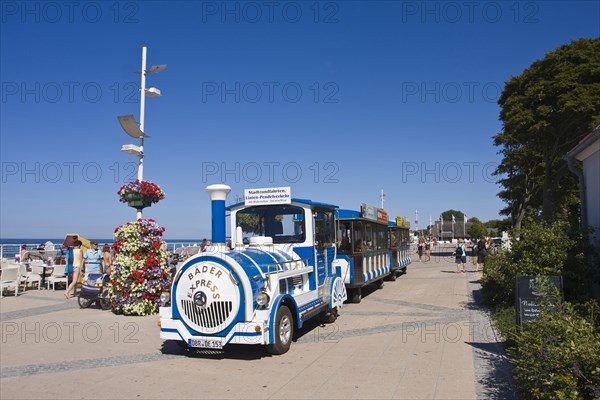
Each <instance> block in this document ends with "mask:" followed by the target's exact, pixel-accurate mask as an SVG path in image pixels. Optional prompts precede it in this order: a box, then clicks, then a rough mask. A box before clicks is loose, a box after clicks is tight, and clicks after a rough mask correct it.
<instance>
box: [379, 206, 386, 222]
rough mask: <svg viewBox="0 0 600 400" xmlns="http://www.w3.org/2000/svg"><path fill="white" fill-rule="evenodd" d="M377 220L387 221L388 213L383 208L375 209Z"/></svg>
mask: <svg viewBox="0 0 600 400" xmlns="http://www.w3.org/2000/svg"><path fill="white" fill-rule="evenodd" d="M377 222H382V223H384V224H387V223H388V213H387V211H385V210H384V209H383V208H378V209H377Z"/></svg>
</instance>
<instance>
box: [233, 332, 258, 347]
mask: <svg viewBox="0 0 600 400" xmlns="http://www.w3.org/2000/svg"><path fill="white" fill-rule="evenodd" d="M236 336H245V337H252V336H262V332H234V333H233V335H231V337H230V338H229V339H228V340H227V343H225V344H229V343H230V342H231V341H232V340H233V338H234V337H236Z"/></svg>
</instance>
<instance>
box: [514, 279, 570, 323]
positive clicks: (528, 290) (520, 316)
mask: <svg viewBox="0 0 600 400" xmlns="http://www.w3.org/2000/svg"><path fill="white" fill-rule="evenodd" d="M541 278H542V277H539V276H517V280H516V288H515V296H516V303H515V306H516V308H517V325H518V326H523V324H524V323H525V322H530V321H534V320H537V319H538V318H539V317H540V312H541V307H540V304H541V296H542V293H539V292H538V290H539V283H540V280H541ZM544 278H547V279H548V280H549V281H550V283H552V284H553V285H554V286H556V288H557V289H558V291H559V293H560V296H561V299H562V295H563V282H562V276H547V277H544Z"/></svg>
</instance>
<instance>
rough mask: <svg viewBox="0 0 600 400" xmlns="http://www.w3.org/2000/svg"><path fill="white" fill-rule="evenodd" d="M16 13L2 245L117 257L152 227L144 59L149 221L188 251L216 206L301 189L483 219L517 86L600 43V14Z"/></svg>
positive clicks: (492, 201)
mask: <svg viewBox="0 0 600 400" xmlns="http://www.w3.org/2000/svg"><path fill="white" fill-rule="evenodd" d="M0 4H1V7H2V9H1V12H2V13H1V18H2V20H1V28H0V29H1V31H0V33H1V35H0V45H1V53H0V54H1V59H0V78H1V79H0V80H1V84H2V87H1V92H0V97H1V99H0V101H1V115H0V133H1V138H0V144H1V146H0V156H1V163H2V176H1V185H2V187H1V192H0V200H1V203H0V208H1V209H0V217H1V226H0V236H1V237H2V238H11V237H12V238H17V237H25V238H27V237H49V238H50V237H62V236H64V234H65V233H67V232H78V233H80V234H82V235H84V236H86V237H96V238H107V237H110V236H111V235H112V232H113V230H114V229H115V227H117V226H119V225H121V224H123V223H125V222H127V221H130V220H133V219H134V218H135V211H134V210H133V209H131V208H129V207H127V206H126V205H124V204H122V203H119V202H118V196H117V195H116V191H117V190H118V189H119V187H120V186H121V185H122V184H123V183H125V182H127V181H128V180H131V179H135V177H136V170H135V162H136V158H135V157H134V156H132V155H128V154H125V153H122V152H121V151H120V148H121V145H123V144H127V143H135V142H134V141H132V140H131V138H130V137H128V136H126V135H125V133H124V132H123V131H122V129H121V128H120V126H119V124H118V122H117V116H118V115H126V114H133V115H134V116H135V117H136V119H137V120H139V92H138V90H139V84H140V80H139V75H136V74H135V73H134V71H136V70H139V69H140V67H141V48H142V46H147V47H148V67H149V66H150V65H152V64H163V63H165V64H168V67H167V69H166V70H165V71H164V72H162V73H160V74H156V75H149V76H148V81H147V86H156V87H158V88H159V89H160V90H161V91H162V94H163V95H162V96H161V97H159V98H147V99H146V118H145V125H146V127H145V131H146V132H147V133H148V134H150V135H152V137H151V138H150V139H147V140H146V142H145V157H144V162H145V169H144V178H145V179H147V180H151V181H153V182H156V183H158V184H159V185H160V186H161V187H162V188H163V189H164V190H165V192H166V199H165V200H163V201H162V202H160V203H158V204H155V205H154V206H152V207H150V208H147V209H146V210H145V211H144V217H146V218H154V219H156V220H157V221H158V222H159V223H160V224H161V225H163V226H165V227H166V232H165V237H166V238H168V239H184V238H190V239H192V238H202V237H205V236H210V209H209V208H210V204H209V200H208V196H207V195H206V193H205V191H204V187H206V186H207V185H208V184H211V183H220V182H223V183H226V184H229V185H230V186H232V188H233V190H232V195H231V196H230V199H231V200H233V198H234V196H235V195H242V194H243V190H244V189H245V188H258V187H270V186H291V187H292V195H293V196H294V197H301V198H309V199H313V200H317V201H324V202H329V203H334V204H338V205H339V206H341V207H343V208H351V209H357V208H358V207H359V205H360V203H361V202H367V203H371V204H374V205H379V204H380V199H379V193H380V190H381V189H383V190H384V191H385V193H386V199H385V208H386V209H387V210H388V212H389V213H390V215H391V216H395V215H404V216H408V217H410V219H411V221H412V223H413V227H414V219H415V210H418V211H419V227H422V226H424V225H427V224H428V223H429V216H431V217H432V218H433V219H434V220H435V218H436V217H437V216H439V214H440V213H441V212H443V211H445V210H448V209H458V210H461V211H463V212H464V213H466V214H467V215H468V216H477V217H478V218H480V219H481V220H484V221H486V220H489V219H492V218H497V217H498V211H499V209H501V208H502V206H503V205H502V202H501V201H500V200H499V199H498V198H497V196H496V194H497V192H498V191H499V187H498V186H497V184H496V183H495V181H496V178H495V177H493V176H492V175H491V173H492V171H493V169H494V168H495V166H496V165H497V164H498V163H499V162H500V158H499V156H498V155H497V150H498V149H497V148H495V147H494V146H493V144H492V136H493V135H495V134H496V133H497V132H499V131H500V130H501V129H502V126H501V123H500V121H499V120H498V114H499V107H498V105H497V103H496V101H497V99H498V96H499V94H500V91H501V90H502V88H503V86H504V82H505V81H506V80H507V79H509V78H510V77H511V76H513V75H518V74H520V73H521V72H522V71H523V70H524V69H525V68H527V67H528V66H529V65H530V64H531V63H532V62H533V61H535V60H537V59H540V58H542V57H543V56H544V54H545V53H546V52H548V51H550V50H552V49H554V48H557V47H559V46H561V45H563V44H566V43H569V42H570V41H572V40H575V39H578V38H581V37H588V38H589V37H597V36H599V34H600V25H599V24H600V23H599V21H600V8H599V3H598V2H596V1H534V2H530V1H524V2H512V1H511V2H502V1H500V2H494V1H490V2H420V1H397V2H394V1H316V2H314V1H290V2H286V1H279V2H270V1H265V2H262V1H259V2H236V1H233V2H221V1H184V2H162V1H147V2H137V1H124V2H112V1H111V2H104V1H91V2H37V1H30V2H21V1H3V2H1V3H0Z"/></svg>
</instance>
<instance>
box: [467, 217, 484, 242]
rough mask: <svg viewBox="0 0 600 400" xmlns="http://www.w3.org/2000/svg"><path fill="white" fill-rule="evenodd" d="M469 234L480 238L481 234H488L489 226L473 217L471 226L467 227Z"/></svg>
mask: <svg viewBox="0 0 600 400" xmlns="http://www.w3.org/2000/svg"><path fill="white" fill-rule="evenodd" d="M467 234H468V235H469V236H470V237H472V238H478V237H481V236H487V228H486V227H485V225H484V224H483V222H481V221H480V220H478V219H477V218H472V219H471V226H469V229H467Z"/></svg>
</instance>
